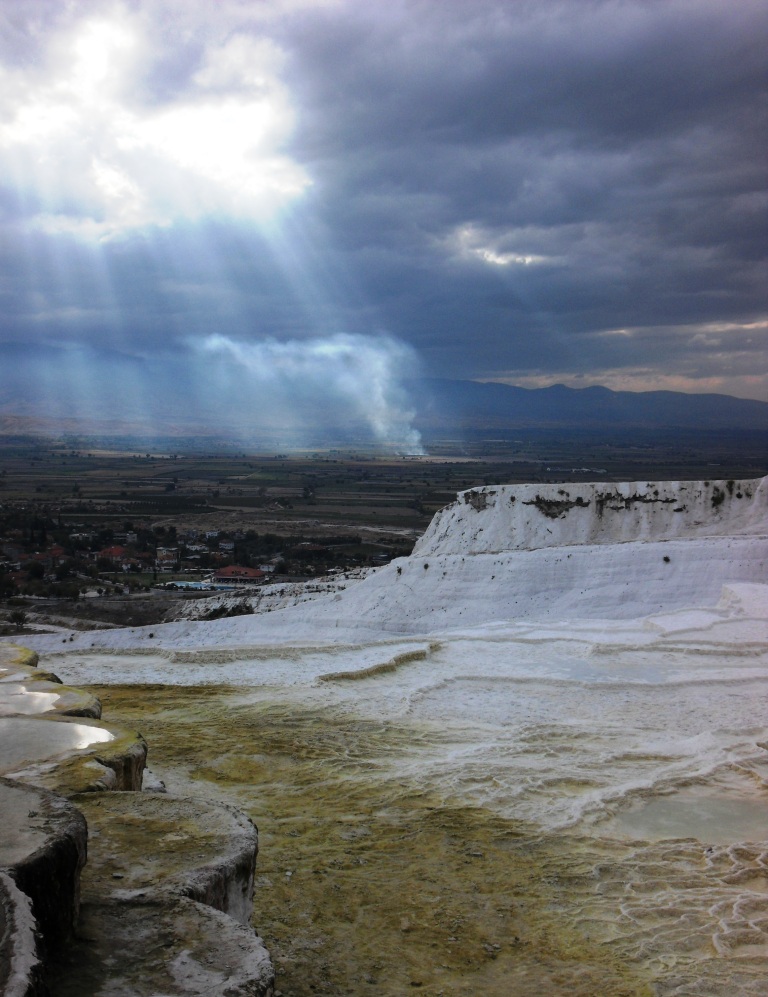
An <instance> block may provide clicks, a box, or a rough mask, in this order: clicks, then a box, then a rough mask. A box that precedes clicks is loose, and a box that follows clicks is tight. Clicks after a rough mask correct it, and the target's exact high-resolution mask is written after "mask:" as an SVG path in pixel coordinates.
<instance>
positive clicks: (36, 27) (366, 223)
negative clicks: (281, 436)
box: [0, 0, 768, 443]
mask: <svg viewBox="0 0 768 997" xmlns="http://www.w3.org/2000/svg"><path fill="white" fill-rule="evenodd" d="M766 51H768V7H767V6H766V4H765V3H764V0H739V3H738V4H737V3H731V2H724V0H439V2H438V0H388V2H387V3H380V2H372V0H371V2H368V0H247V2H243V0H134V2H128V0H125V2H102V0H0V302H1V307H0V412H9V411H14V412H21V413H24V412H26V413H27V414H29V413H30V412H33V411H35V410H40V409H41V408H43V407H45V408H46V410H47V411H49V412H52V413H53V414H54V415H57V416H59V417H61V418H62V419H63V418H65V417H71V416H83V417H90V418H97V417H101V418H104V417H106V416H109V417H113V418H116V419H117V418H126V419H131V418H135V419H140V418H145V419H150V420H153V421H155V422H157V423H158V425H159V424H160V423H161V422H168V421H169V420H171V421H172V420H174V419H176V420H178V421H179V422H184V421H189V420H190V419H198V420H199V421H208V422H210V421H214V422H215V421H216V420H217V419H218V420H224V421H226V418H230V417H232V418H234V416H235V415H236V416H237V419H238V420H240V422H241V423H242V424H243V425H244V426H249V425H256V424H257V423H259V420H263V419H264V418H266V413H267V412H268V413H269V417H270V418H271V419H272V420H273V421H274V420H276V421H277V422H282V423H284V424H293V425H297V426H298V425H301V424H304V423H305V422H306V420H307V419H309V420H310V421H311V420H312V419H318V418H322V419H327V420H329V421H334V420H336V421H355V420H357V421H358V422H360V424H361V425H366V426H367V427H368V428H369V430H370V432H371V433H372V434H373V435H374V436H375V437H376V438H377V439H382V440H384V439H390V438H395V437H396V438H397V439H398V440H402V441H405V442H406V443H407V441H408V439H409V435H408V434H409V433H410V429H409V425H410V419H411V418H412V410H413V400H412V399H409V398H408V396H407V391H406V389H405V387H404V385H405V384H406V383H407V380H408V379H409V378H413V377H418V376H421V377H447V378H472V379H476V380H494V381H503V382H506V383H510V384H516V385H521V386H524V387H539V386H545V385H549V384H553V383H564V384H568V385H570V386H572V387H586V386H588V385H592V384H603V385H605V386H607V387H609V388H613V389H615V390H631V391H645V390H655V389H670V390H679V391H687V392H723V393H727V394H733V395H737V396H740V397H747V398H758V399H762V400H766V399H768V363H767V362H766V361H767V359H768V305H767V302H766V288H767V287H768V273H767V272H766V270H767V268H766V263H765V260H766V231H767V229H768V226H767V225H766V220H767V212H766V205H767V202H768V193H767V192H766V150H767V149H768V142H766V131H767V130H768V129H766V93H767V91H768V74H767V73H766V62H765V52H766ZM323 406H325V408H323ZM225 417H226V418H225Z"/></svg>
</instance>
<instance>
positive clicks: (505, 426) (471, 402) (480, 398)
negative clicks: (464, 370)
mask: <svg viewBox="0 0 768 997" xmlns="http://www.w3.org/2000/svg"><path fill="white" fill-rule="evenodd" d="M408 388H409V391H410V394H411V397H412V401H413V403H414V405H415V406H416V411H417V414H416V418H415V420H414V422H415V425H416V427H417V429H419V430H420V431H421V432H422V433H423V434H425V435H427V436H430V435H433V434H434V433H435V432H440V433H450V432H457V433H458V432H472V433H479V434H481V435H484V434H485V433H486V432H493V433H499V434H500V435H502V436H503V435H505V434H506V433H508V432H511V431H514V430H519V429H566V428H567V429H570V430H589V429H611V430H624V429H627V430H628V429H632V430H654V429H665V430H671V429H672V430H674V429H681V430H683V429H684V430H694V431H696V430H698V431H718V430H722V431H729V432H733V431H736V432H754V433H761V432H762V433H768V402H760V401H752V400H750V399H745V398H733V397H731V396H730V395H705V394H701V395H689V394H684V393H682V392H678V391H643V392H634V391H611V390H610V389H609V388H602V387H591V388H568V387H566V386H565V385H564V384H553V385H552V386H551V387H548V388H518V387H513V386H512V385H508V384H498V383H495V382H486V383H480V382H479V381H450V380H439V379H429V378H425V379H422V380H419V381H411V382H409V384H408Z"/></svg>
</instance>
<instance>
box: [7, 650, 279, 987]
mask: <svg viewBox="0 0 768 997" xmlns="http://www.w3.org/2000/svg"><path fill="white" fill-rule="evenodd" d="M36 664H37V656H36V655H35V654H33V653H31V652H26V651H25V649H23V648H18V647H14V646H11V645H0V813H2V815H3V825H4V826H3V833H2V836H0V997H50V995H53V997H56V995H62V997H69V995H72V997H75V995H77V997H88V995H93V997H96V995H98V997H132V995H136V997H141V995H146V997H156V995H158V994H163V995H174V997H185V995H200V997H202V995H205V997H218V995H221V997H240V995H242V997H270V995H271V994H272V993H273V991H274V974H273V970H272V964H271V962H270V958H269V954H268V953H267V951H266V949H265V948H264V946H263V944H262V943H261V940H260V939H259V938H258V936H257V935H256V934H255V933H254V931H253V930H252V928H250V927H249V926H248V922H249V919H250V916H251V911H252V906H253V883H254V868H255V862H256V855H257V851H258V834H257V831H256V828H255V827H254V826H253V824H252V823H251V822H250V820H249V819H248V818H247V817H245V816H244V815H243V814H242V813H240V812H239V811H238V810H236V809H235V808H234V807H231V806H227V805H226V804H216V803H209V802H208V801H206V800H199V799H180V798H177V797H171V796H167V795H165V794H156V793H141V792H137V791H138V790H141V788H142V777H143V772H144V768H145V763H146V756H147V746H146V743H145V741H144V739H143V738H142V737H141V735H140V734H135V733H133V732H132V731H128V730H124V729H122V728H120V727H114V726H113V725H111V724H110V725H109V726H106V725H105V724H103V723H101V722H100V721H99V720H98V719H97V718H98V717H99V716H100V713H101V706H100V703H99V701H98V700H97V699H96V698H95V697H93V696H91V695H89V694H85V693H80V692H79V690H75V689H68V688H66V687H65V686H63V685H61V683H60V682H59V681H58V679H57V678H56V676H55V675H52V674H50V673H38V672H37V669H36ZM72 711H75V712H74V716H72V715H69V716H68V715H67V712H70V713H71V712H72ZM75 717H77V718H78V719H77V720H76V719H75ZM3 776H9V778H3ZM51 790H55V792H52V791H51ZM109 790H119V791H122V792H109ZM83 811H84V812H85V816H84V813H83ZM86 816H87V819H88V825H90V827H88V826H87V825H86ZM88 851H90V855H89V861H90V864H89V866H88V867H87V874H86V875H84V876H82V877H81V872H82V870H83V867H84V865H85V862H86V853H87V852H88ZM81 893H82V900H83V903H82V905H81Z"/></svg>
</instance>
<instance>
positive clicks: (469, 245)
mask: <svg viewBox="0 0 768 997" xmlns="http://www.w3.org/2000/svg"><path fill="white" fill-rule="evenodd" d="M505 241H509V239H508V237H507V236H505V237H504V238H503V239H501V238H498V237H494V236H492V235H491V234H490V233H489V232H484V231H483V230H482V229H479V228H477V227H476V226H475V225H462V226H461V227H460V228H458V229H457V230H456V231H455V232H454V234H453V236H452V238H451V242H452V244H453V250H454V252H456V251H458V253H459V255H460V256H463V257H465V258H467V257H469V258H475V259H479V260H482V261H483V263H490V264H491V265H492V266H497V267H508V266H511V265H515V266H523V267H527V266H530V265H531V264H535V263H546V262H547V257H546V256H541V255H539V254H537V253H522V252H516V251H514V250H505V249H503V248H502V243H503V242H505Z"/></svg>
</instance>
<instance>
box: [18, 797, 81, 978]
mask: <svg viewBox="0 0 768 997" xmlns="http://www.w3.org/2000/svg"><path fill="white" fill-rule="evenodd" d="M0 813H2V815H3V833H2V836H1V837H0V872H2V873H3V874H4V875H5V876H6V877H7V878H8V880H10V882H11V883H12V884H13V888H9V887H8V885H7V883H6V889H5V890H4V891H3V893H4V896H3V911H4V916H3V923H4V926H5V927H4V930H2V931H0V936H2V939H3V942H2V947H3V959H2V963H3V964H4V965H5V966H6V968H8V967H11V969H8V972H7V973H6V980H5V982H4V987H5V989H2V988H0V993H3V994H8V995H10V994H16V993H19V994H25V993H27V992H29V993H37V992H38V990H36V989H35V987H36V986H37V983H36V981H37V980H38V979H39V977H40V976H41V968H40V967H41V964H44V963H45V961H46V960H48V959H50V958H51V957H52V956H53V955H54V954H55V953H56V952H57V951H60V950H61V948H62V946H64V945H65V944H66V943H67V941H68V939H69V938H70V937H71V935H72V931H73V928H74V924H75V920H76V918H77V913H78V908H79V903H80V871H81V869H82V867H83V865H84V864H85V858H86V851H87V844H86V841H87V829H86V823H85V818H84V817H83V816H82V814H81V813H80V812H79V811H78V810H77V809H76V808H75V807H74V806H73V805H72V804H71V803H69V801H68V800H65V799H63V798H62V797H60V796H57V795H56V794H55V793H50V792H46V791H45V790H41V789H38V788H35V787H31V786H25V785H21V784H19V783H16V782H13V781H11V780H8V779H0ZM14 888H15V889H14ZM13 967H15V968H13ZM24 979H26V980H27V985H28V987H29V989H28V990H24V989H23V986H22V981H23V980H24ZM0 980H2V976H0Z"/></svg>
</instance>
